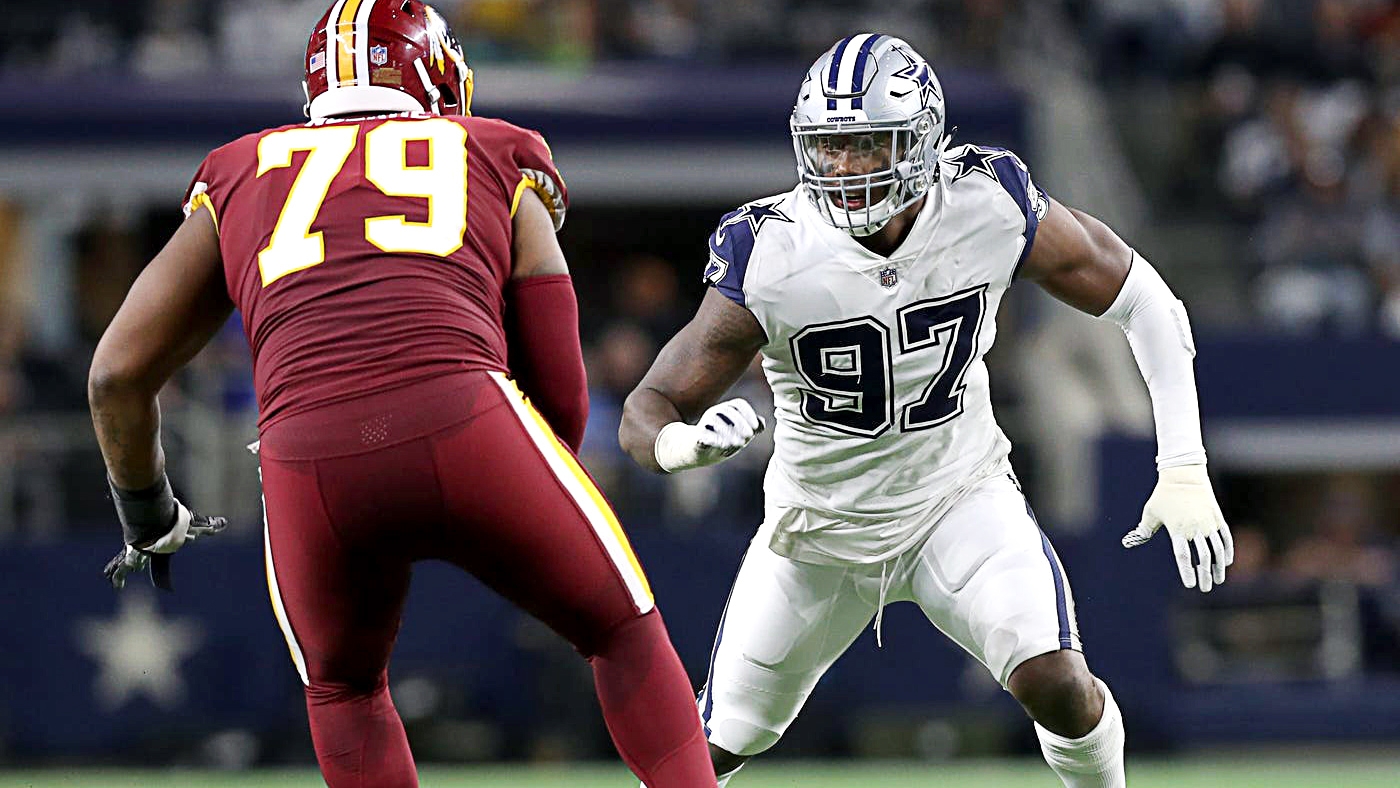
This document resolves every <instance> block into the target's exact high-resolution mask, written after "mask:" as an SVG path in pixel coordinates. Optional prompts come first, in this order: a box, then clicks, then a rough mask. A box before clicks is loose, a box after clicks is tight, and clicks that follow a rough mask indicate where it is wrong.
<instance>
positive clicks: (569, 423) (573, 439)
mask: <svg viewBox="0 0 1400 788" xmlns="http://www.w3.org/2000/svg"><path fill="white" fill-rule="evenodd" d="M505 295H506V337H507V339H508V341H509V343H510V371H511V374H512V375H513V376H514V377H515V380H516V383H517V384H519V386H520V390H521V391H523V392H525V396H527V397H529V398H530V401H531V402H532V403H533V404H534V406H535V409H536V410H538V411H539V412H540V415H542V416H544V419H545V421H547V422H549V426H550V427H553V428H554V432H555V434H556V435H558V436H559V439H560V440H562V441H563V442H564V443H565V444H567V445H568V447H569V448H570V449H573V450H574V451H575V452H577V451H578V449H579V446H580V445H582V444H583V428H584V424H585V423H586V422H587V421H588V377H587V374H586V373H585V372H584V369H583V349H582V347H581V346H580V345H579V337H578V301H577V299H576V298H575V297H574V285H573V279H572V278H570V277H569V275H568V274H550V275H547V276H532V277H529V278H526V279H513V280H511V281H510V283H509V284H507V286H506V294H505Z"/></svg>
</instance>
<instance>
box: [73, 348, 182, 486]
mask: <svg viewBox="0 0 1400 788" xmlns="http://www.w3.org/2000/svg"><path fill="white" fill-rule="evenodd" d="M88 406H89V408H90V409H91V411H92V425H93V428H94V429H95V430H96V432H97V443H98V445H99V446H100V447H101V449H102V459H103V461H104V462H105V463H106V464H107V476H108V478H110V479H111V480H112V483H113V484H115V485H116V486H118V487H120V488H123V489H127V490H139V489H144V488H146V487H150V486H151V485H152V484H154V483H155V482H156V481H157V480H159V479H160V477H161V474H162V473H164V472H165V452H164V451H163V450H162V449H161V445H160V405H159V404H158V403H157V401H156V395H155V393H154V392H151V391H149V390H148V389H146V388H143V387H141V386H138V385H133V384H131V383H128V382H125V381H122V380H120V379H118V378H115V377H113V376H111V375H106V374H104V373H102V372H100V371H94V373H93V375H92V377H91V378H90V379H89V381H88Z"/></svg>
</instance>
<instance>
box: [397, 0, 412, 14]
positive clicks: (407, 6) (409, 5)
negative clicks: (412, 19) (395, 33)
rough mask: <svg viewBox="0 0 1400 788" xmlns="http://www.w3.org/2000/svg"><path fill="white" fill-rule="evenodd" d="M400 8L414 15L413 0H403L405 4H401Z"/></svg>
mask: <svg viewBox="0 0 1400 788" xmlns="http://www.w3.org/2000/svg"><path fill="white" fill-rule="evenodd" d="M399 10H400V11H402V12H403V13H405V14H408V15H409V16H413V0H403V5H401V6H399Z"/></svg>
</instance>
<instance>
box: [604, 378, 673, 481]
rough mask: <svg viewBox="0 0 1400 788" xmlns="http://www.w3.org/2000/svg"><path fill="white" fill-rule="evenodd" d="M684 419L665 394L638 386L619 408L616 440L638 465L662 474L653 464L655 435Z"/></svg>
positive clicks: (655, 463)
mask: <svg viewBox="0 0 1400 788" xmlns="http://www.w3.org/2000/svg"><path fill="white" fill-rule="evenodd" d="M683 418H684V417H683V416H682V415H681V411H680V408H677V407H676V404H675V403H674V402H672V401H671V400H670V399H669V398H668V397H666V395H664V394H662V393H661V392H660V391H657V390H656V389H653V388H650V387H647V386H645V385H642V386H638V387H637V388H636V390H635V391H633V392H632V393H631V394H630V395H628V397H627V401H626V402H625V403H624V404H623V406H622V424H621V425H620V426H619V427H618V428H617V440H618V442H619V443H620V444H621V445H622V449H623V451H626V452H627V453H628V454H629V455H631V457H632V459H633V460H635V461H636V462H637V464H638V465H640V466H642V467H643V468H646V469H647V470H649V471H653V472H655V473H665V469H664V468H662V467H661V465H660V463H658V462H657V461H656V436H657V435H659V434H660V433H661V428H662V427H665V426H666V425H667V424H670V423H671V422H674V421H681V420H683Z"/></svg>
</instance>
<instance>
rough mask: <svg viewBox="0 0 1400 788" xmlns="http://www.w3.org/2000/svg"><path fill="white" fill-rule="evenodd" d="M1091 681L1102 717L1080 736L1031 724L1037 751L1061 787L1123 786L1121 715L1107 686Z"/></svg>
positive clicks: (1124, 781)
mask: <svg viewBox="0 0 1400 788" xmlns="http://www.w3.org/2000/svg"><path fill="white" fill-rule="evenodd" d="M1094 682H1095V683H1096V684H1098V685H1099V689H1100V690H1101V691H1102V692H1103V716H1102V717H1100V718H1099V724H1098V725H1095V726H1094V729H1093V730H1091V731H1089V732H1088V733H1087V734H1085V735H1084V736H1083V737H1082V738H1078V739H1070V738H1066V737H1064V736H1060V735H1059V734H1055V733H1051V732H1050V731H1048V730H1046V729H1045V728H1043V727H1041V725H1040V723H1036V725H1035V735H1036V736H1037V737H1039V739H1040V752H1041V754H1042V755H1044V756H1045V762H1046V763H1048V764H1050V768H1051V769H1053V770H1055V774H1057V775H1059V777H1060V781H1061V782H1063V783H1064V784H1065V788H1126V786H1127V778H1126V777H1125V776H1124V775H1123V714H1122V712H1120V711H1119V710H1118V704H1117V703H1115V702H1114V701H1113V693H1112V692H1109V691H1108V685H1107V684H1104V683H1103V681H1101V680H1099V679H1098V678H1095V679H1094Z"/></svg>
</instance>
